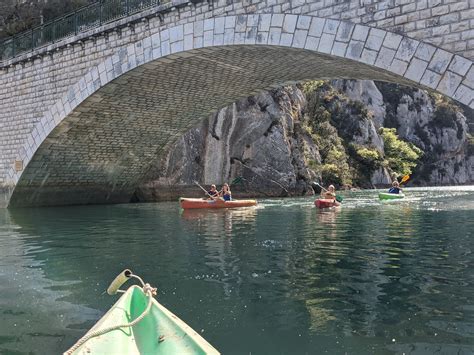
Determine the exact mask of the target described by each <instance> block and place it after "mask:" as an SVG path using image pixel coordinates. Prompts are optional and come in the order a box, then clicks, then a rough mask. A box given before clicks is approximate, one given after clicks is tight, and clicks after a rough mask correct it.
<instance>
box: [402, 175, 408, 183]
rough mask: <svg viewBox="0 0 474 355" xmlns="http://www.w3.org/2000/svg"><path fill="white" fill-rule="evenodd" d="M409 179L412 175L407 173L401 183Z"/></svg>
mask: <svg viewBox="0 0 474 355" xmlns="http://www.w3.org/2000/svg"><path fill="white" fill-rule="evenodd" d="M409 179H410V175H405V176H404V177H402V181H400V184H403V183H404V182H407V181H408V180H409Z"/></svg>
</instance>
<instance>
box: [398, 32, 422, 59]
mask: <svg viewBox="0 0 474 355" xmlns="http://www.w3.org/2000/svg"><path fill="white" fill-rule="evenodd" d="M419 43H420V42H418V41H416V40H414V39H411V38H406V37H405V38H403V39H402V41H401V43H400V46H399V47H398V50H397V54H395V58H397V59H400V60H402V61H405V62H408V61H410V60H411V58H412V57H413V55H414V54H415V51H416V49H417V47H418V45H419Z"/></svg>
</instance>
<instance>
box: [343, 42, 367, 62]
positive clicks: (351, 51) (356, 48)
mask: <svg viewBox="0 0 474 355" xmlns="http://www.w3.org/2000/svg"><path fill="white" fill-rule="evenodd" d="M363 49H364V42H359V41H354V40H351V41H350V42H349V46H348V47H347V52H346V58H349V59H357V60H358V59H360V56H361V55H362V50H363Z"/></svg>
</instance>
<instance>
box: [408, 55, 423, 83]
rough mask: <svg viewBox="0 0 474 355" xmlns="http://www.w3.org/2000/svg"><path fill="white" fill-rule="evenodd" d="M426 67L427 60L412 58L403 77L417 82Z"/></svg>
mask: <svg viewBox="0 0 474 355" xmlns="http://www.w3.org/2000/svg"><path fill="white" fill-rule="evenodd" d="M427 67H428V62H425V61H424V60H421V59H418V58H413V59H412V60H411V62H410V65H409V66H408V69H407V71H406V73H405V78H407V79H410V80H413V81H416V82H417V83H418V82H419V81H420V80H421V77H422V76H423V73H424V72H425V70H426V68H427Z"/></svg>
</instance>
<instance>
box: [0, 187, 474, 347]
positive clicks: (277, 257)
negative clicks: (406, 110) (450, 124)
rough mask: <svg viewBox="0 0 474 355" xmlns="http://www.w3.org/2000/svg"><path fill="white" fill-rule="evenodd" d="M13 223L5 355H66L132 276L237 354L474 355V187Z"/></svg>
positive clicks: (6, 237) (123, 208)
mask: <svg viewBox="0 0 474 355" xmlns="http://www.w3.org/2000/svg"><path fill="white" fill-rule="evenodd" d="M406 195H407V198H406V199H405V200H403V201H395V202H386V203H381V202H379V200H378V198H377V192H376V191H360V192H351V193H345V194H344V197H345V200H344V204H343V207H342V208H341V209H339V210H335V211H319V210H317V209H315V208H314V205H313V198H292V199H268V200H260V201H259V206H258V207H256V208H247V209H241V210H226V211H224V210H219V211H185V212H184V213H182V212H180V210H179V208H178V204H177V203H156V204H129V205H112V206H84V207H67V208H64V207H63V208H41V209H22V210H13V211H5V210H1V211H0V245H1V247H0V248H1V249H0V353H1V354H31V353H34V354H59V353H61V352H62V351H64V350H65V349H67V348H68V347H69V346H70V345H72V344H73V343H74V342H75V341H76V340H77V339H78V338H79V337H80V336H81V335H82V334H84V333H85V332H86V330H87V329H89V328H90V327H91V326H92V325H93V324H94V323H95V322H96V321H97V320H98V319H99V318H100V317H101V316H102V315H103V314H104V312H106V311H107V309H108V308H109V307H110V306H111V305H112V304H113V302H115V301H116V297H112V296H108V295H106V294H104V290H105V289H106V288H107V286H108V284H109V282H110V281H111V280H112V279H113V278H114V277H115V275H116V274H117V273H118V272H120V271H121V270H122V269H124V268H131V269H132V270H133V271H134V272H135V273H137V274H139V275H141V276H142V277H143V278H144V279H145V280H146V281H147V282H149V283H151V284H152V285H154V286H156V287H158V300H159V301H160V302H161V303H162V304H163V305H165V306H166V307H168V308H169V309H170V310H171V311H173V312H174V313H176V314H177V315H178V316H179V317H180V318H182V319H183V320H184V321H185V322H187V323H188V324H189V325H190V326H192V327H193V328H194V329H195V330H197V331H198V332H200V333H201V334H202V336H203V337H204V338H206V339H207V340H208V341H209V342H210V343H211V344H213V345H214V346H215V347H216V348H217V349H218V350H220V351H221V352H222V353H224V354H250V353H251V354H304V353H308V354H321V353H328V354H345V353H348V354H402V353H406V354H432V353H440V354H473V353H474V271H473V270H474V254H473V251H474V187H456V188H429V189H415V188H414V189H407V190H406Z"/></svg>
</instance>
